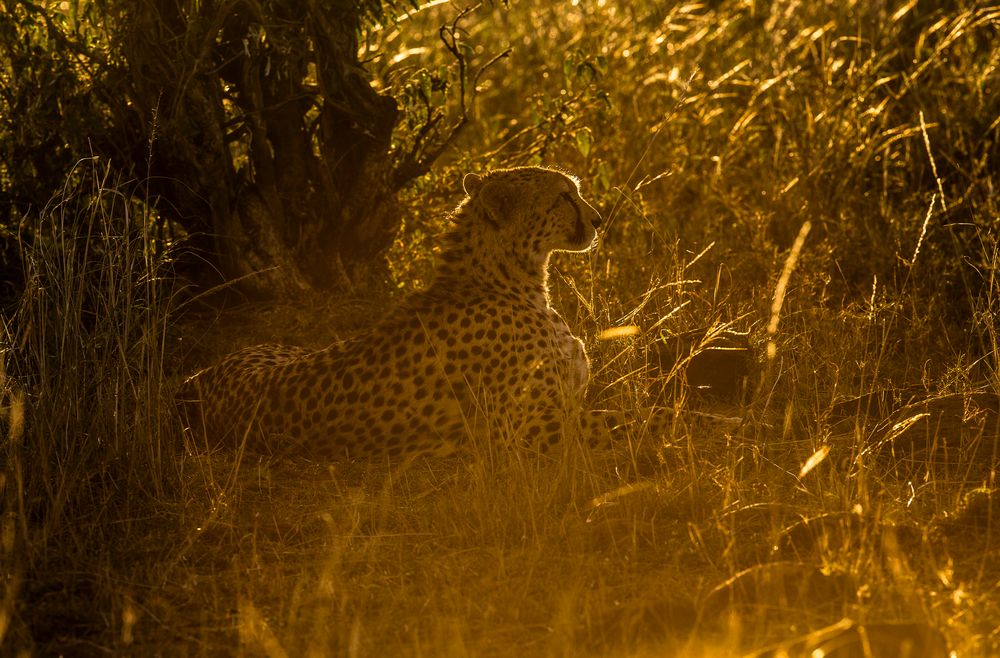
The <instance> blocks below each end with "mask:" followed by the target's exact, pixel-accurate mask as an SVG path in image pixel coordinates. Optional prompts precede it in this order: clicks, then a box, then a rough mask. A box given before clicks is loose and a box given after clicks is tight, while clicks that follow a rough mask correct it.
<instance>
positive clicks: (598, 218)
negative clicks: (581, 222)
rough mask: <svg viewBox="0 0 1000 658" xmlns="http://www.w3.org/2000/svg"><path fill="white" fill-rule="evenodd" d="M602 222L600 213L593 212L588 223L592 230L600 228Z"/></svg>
mask: <svg viewBox="0 0 1000 658" xmlns="http://www.w3.org/2000/svg"><path fill="white" fill-rule="evenodd" d="M603 221H604V220H603V219H602V218H601V213H599V212H597V211H596V210H595V211H594V216H593V217H592V218H591V220H590V223H591V224H593V225H594V228H601V223H602V222H603Z"/></svg>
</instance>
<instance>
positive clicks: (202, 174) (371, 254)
mask: <svg viewBox="0 0 1000 658" xmlns="http://www.w3.org/2000/svg"><path fill="white" fill-rule="evenodd" d="M179 4H180V3H179V2H178V1H177V0H141V1H140V2H136V3H134V4H132V5H129V6H128V8H126V9H122V13H121V14H120V15H119V17H118V20H119V21H120V22H119V23H118V25H119V27H120V29H121V31H122V33H123V38H122V40H121V43H120V48H121V56H122V59H123V62H124V69H125V70H126V71H127V75H128V78H129V82H130V85H129V86H130V98H129V99H128V100H129V101H130V106H129V109H128V112H129V114H130V123H131V124H132V126H133V127H134V128H135V129H137V130H139V131H144V132H143V134H144V135H145V136H146V137H147V139H145V140H143V141H142V142H141V146H139V147H137V146H136V143H137V140H134V139H133V140H131V152H130V155H129V157H130V158H131V159H132V161H133V163H135V162H138V163H148V165H149V168H150V181H151V182H150V191H151V192H153V193H154V194H155V195H156V196H157V197H158V198H159V199H160V203H159V204H158V207H159V209H160V211H161V212H164V213H170V214H172V215H175V216H176V217H178V219H179V221H180V222H181V224H182V225H183V226H185V227H186V228H187V229H188V230H189V232H191V233H192V234H193V235H200V236H203V237H204V238H208V239H207V240H206V239H202V240H201V241H200V244H202V245H205V246H207V245H209V244H210V249H211V250H212V251H213V252H214V253H215V255H216V256H217V257H218V264H219V266H220V267H221V268H222V270H223V273H224V274H225V275H226V276H227V277H229V278H240V285H241V287H242V288H244V289H245V290H247V291H249V292H251V293H256V294H259V295H264V296H278V295H281V296H289V295H298V294H301V293H303V292H306V291H309V290H314V289H316V288H352V287H357V286H367V285H368V284H370V283H371V282H372V280H373V279H378V278H383V277H384V276H385V272H386V271H387V268H386V264H385V253H386V251H387V250H388V248H389V247H390V246H391V244H392V240H393V238H394V236H395V234H396V232H397V230H398V228H399V222H400V219H399V212H398V206H397V204H396V192H397V191H398V188H399V187H400V186H401V184H402V183H403V182H404V181H400V180H399V176H398V175H397V174H396V172H395V171H394V168H393V161H392V158H391V154H390V141H391V137H392V132H393V129H394V127H395V125H396V121H397V115H398V111H397V108H396V103H395V101H394V100H393V99H392V98H391V97H389V96H385V95H381V94H379V93H377V92H376V90H374V89H373V88H372V86H371V84H370V81H369V79H368V77H367V75H366V72H365V71H364V69H363V68H362V66H361V64H360V62H359V61H358V59H357V52H358V43H357V34H358V32H359V25H360V20H361V11H362V9H361V8H360V7H359V3H355V2H351V1H346V2H345V1H341V2H332V3H331V2H323V3H321V2H318V0H312V1H305V2H303V1H302V0H273V1H271V2H266V1H261V2H251V1H249V0H247V1H246V2H235V3H221V4H220V3H217V2H212V1H211V0H208V1H204V2H202V3H200V4H199V5H192V6H195V7H198V9H190V10H188V9H184V8H182V7H180V6H179ZM142 151H146V152H142Z"/></svg>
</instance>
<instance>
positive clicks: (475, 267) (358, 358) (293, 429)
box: [178, 167, 601, 458]
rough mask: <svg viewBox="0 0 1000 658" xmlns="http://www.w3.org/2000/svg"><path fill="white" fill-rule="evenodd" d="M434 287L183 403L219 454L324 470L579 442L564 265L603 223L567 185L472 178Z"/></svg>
mask: <svg viewBox="0 0 1000 658" xmlns="http://www.w3.org/2000/svg"><path fill="white" fill-rule="evenodd" d="M463 186H464V188H465V191H466V193H467V196H466V198H465V199H464V200H463V201H462V202H461V204H459V206H458V208H457V209H456V210H455V212H454V215H453V227H452V229H451V230H450V232H449V233H448V234H447V236H446V237H445V241H444V245H443V248H442V251H441V254H440V262H439V263H438V268H437V275H436V278H435V281H434V283H433V284H432V285H431V286H430V288H429V289H427V290H426V291H424V292H420V293H416V294H413V295H411V296H410V297H408V298H407V299H405V300H404V301H403V302H402V303H401V304H400V305H399V306H398V307H397V308H396V309H395V310H393V311H392V312H390V313H389V314H388V315H387V316H386V317H385V318H384V319H382V320H381V321H380V322H379V323H378V324H376V325H375V326H374V327H372V328H371V329H370V330H368V331H366V332H364V333H362V334H360V335H358V336H356V337H354V338H351V339H349V340H345V341H343V342H339V343H336V344H334V345H332V346H331V347H328V348H326V349H323V350H319V351H315V352H308V351H306V350H303V349H300V348H295V347H287V346H282V345H260V346H256V347H251V348H248V349H245V350H242V351H240V352H236V353H234V354H231V355H229V356H228V357H226V358H225V359H223V361H222V362H221V363H219V364H217V365H215V366H212V367H210V368H207V369H205V370H202V371H200V372H198V373H196V374H195V375H193V376H192V377H190V378H189V379H188V380H187V381H186V382H185V383H184V384H183V385H182V388H181V389H180V391H179V393H178V401H179V402H180V404H181V406H182V408H183V409H184V411H185V416H186V418H187V420H188V423H189V425H190V426H191V427H192V428H194V429H196V430H200V431H203V432H205V433H206V435H207V437H208V438H209V439H210V440H222V441H226V442H229V443H230V444H234V443H236V444H238V443H239V442H241V441H243V440H246V441H248V442H250V443H251V444H253V445H257V446H258V447H270V448H272V449H274V448H279V449H292V450H295V451H297V452H300V453H302V454H306V455H310V456H313V457H318V458H336V457H348V458H364V457H371V456H388V457H395V458H398V457H401V456H406V455H410V454H414V453H436V454H443V453H448V452H451V451H453V450H454V449H455V448H457V447H459V446H461V445H463V444H465V443H467V442H468V440H469V438H470V437H477V438H479V439H485V440H497V439H501V440H509V441H513V442H517V443H521V444H525V445H529V446H535V447H538V448H540V449H544V448H546V447H547V446H549V445H552V444H554V443H556V442H558V441H560V440H561V439H562V438H563V437H564V436H566V435H568V434H570V433H573V432H576V433H579V431H580V423H581V418H583V417H584V415H583V414H582V409H583V403H584V392H585V389H586V386H587V381H588V378H589V361H588V359H587V355H586V352H585V350H584V346H583V343H582V342H581V341H580V340H579V339H578V338H576V337H575V336H574V335H573V334H572V332H571V331H570V328H569V326H568V325H567V324H566V322H565V321H564V320H563V319H562V318H561V317H560V316H559V314H558V313H557V312H556V311H555V310H554V309H553V308H552V306H551V304H550V301H549V294H548V287H547V283H546V279H547V267H548V259H549V254H550V253H551V252H552V251H574V252H582V251H587V250H588V249H590V247H591V246H592V245H593V244H594V242H595V240H596V228H597V227H598V226H599V225H600V222H601V218H600V215H599V214H598V213H597V211H596V210H594V208H593V207H592V206H590V204H588V203H587V202H586V201H584V200H583V198H582V197H581V196H580V191H579V185H578V183H577V181H576V180H575V179H574V178H572V177H570V176H568V175H566V174H563V173H561V172H559V171H556V170H552V169H546V168H539V167H518V168H513V169H502V170H496V171H492V172H490V173H487V174H485V175H483V176H477V175H473V174H470V175H468V176H466V177H465V180H464V181H463Z"/></svg>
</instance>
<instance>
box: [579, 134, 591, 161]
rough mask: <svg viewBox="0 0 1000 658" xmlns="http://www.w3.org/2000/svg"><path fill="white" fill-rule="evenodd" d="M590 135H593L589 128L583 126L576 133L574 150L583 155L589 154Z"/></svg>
mask: <svg viewBox="0 0 1000 658" xmlns="http://www.w3.org/2000/svg"><path fill="white" fill-rule="evenodd" d="M592 137H593V136H592V135H591V134H590V128H584V129H583V130H580V131H579V132H577V133H576V150H577V151H579V152H580V155H582V156H583V157H587V156H588V155H590V144H591V142H592Z"/></svg>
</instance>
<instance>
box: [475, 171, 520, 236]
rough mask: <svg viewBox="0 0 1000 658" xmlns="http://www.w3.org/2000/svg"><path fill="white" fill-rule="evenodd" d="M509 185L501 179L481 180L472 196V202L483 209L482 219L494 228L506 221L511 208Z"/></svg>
mask: <svg viewBox="0 0 1000 658" xmlns="http://www.w3.org/2000/svg"><path fill="white" fill-rule="evenodd" d="M511 201H512V198H511V190H510V186H508V185H506V184H505V183H503V182H502V181H498V180H488V181H485V182H482V181H481V184H480V186H479V189H477V190H476V194H475V196H474V197H473V203H475V204H476V206H478V207H479V208H480V209H481V210H482V211H483V219H485V220H486V221H487V222H489V223H490V225H492V226H493V228H494V229H499V228H500V226H501V225H503V224H504V223H506V218H507V217H508V215H509V213H510V209H511Z"/></svg>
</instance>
